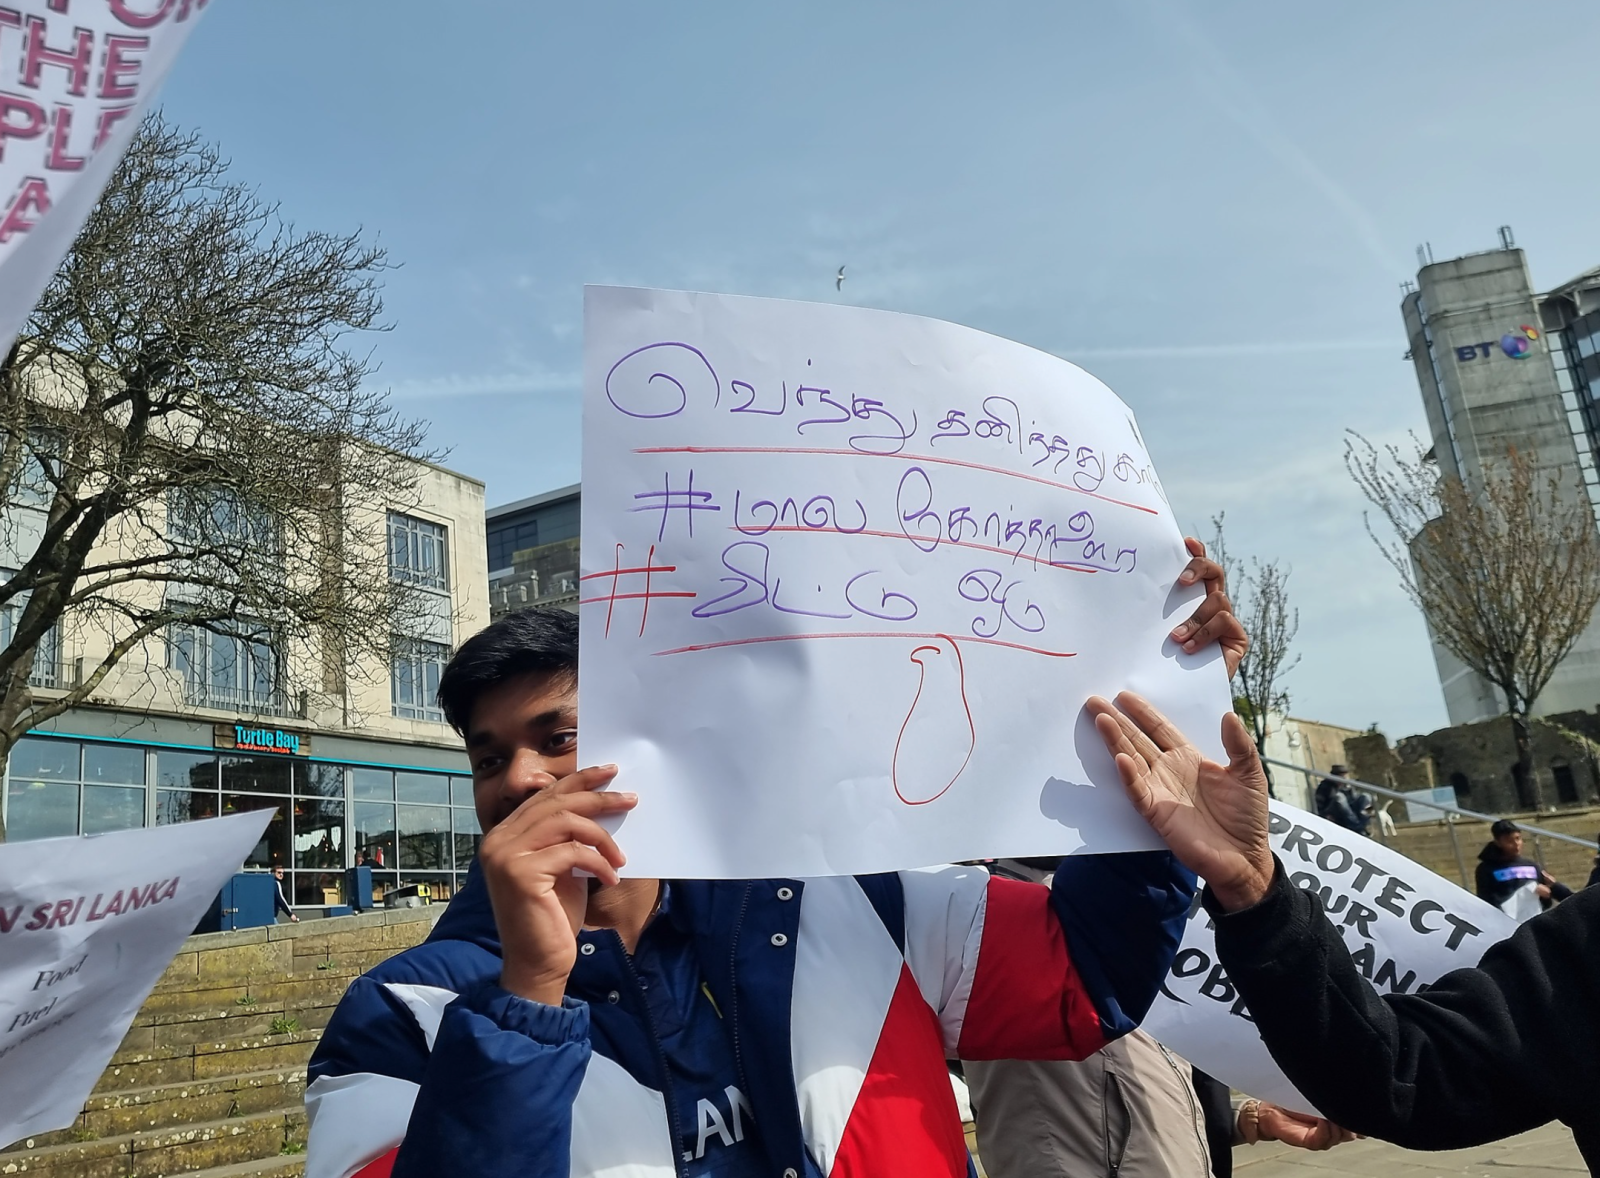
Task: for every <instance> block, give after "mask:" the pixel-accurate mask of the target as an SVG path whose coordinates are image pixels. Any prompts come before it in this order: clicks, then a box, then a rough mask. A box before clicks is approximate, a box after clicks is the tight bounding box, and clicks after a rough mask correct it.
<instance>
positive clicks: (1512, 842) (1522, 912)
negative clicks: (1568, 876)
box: [1474, 818, 1572, 920]
mask: <svg viewBox="0 0 1600 1178" xmlns="http://www.w3.org/2000/svg"><path fill="white" fill-rule="evenodd" d="M1489 834H1490V836H1491V837H1490V839H1489V841H1488V842H1487V843H1485V844H1484V848H1483V850H1481V851H1479V852H1478V867H1477V870H1476V871H1475V872H1474V883H1475V884H1476V886H1477V891H1478V898H1479V899H1480V900H1485V901H1487V902H1488V903H1490V904H1493V905H1494V906H1495V907H1496V908H1499V909H1502V910H1503V911H1505V912H1506V913H1507V914H1508V915H1510V916H1512V917H1515V918H1518V919H1522V920H1526V919H1528V917H1530V916H1537V915H1538V914H1539V913H1540V911H1542V910H1543V909H1545V908H1548V907H1550V905H1551V904H1553V903H1555V902H1557V901H1559V900H1565V899H1566V898H1567V897H1568V896H1570V895H1572V889H1571V888H1569V887H1568V886H1567V885H1566V884H1564V883H1561V882H1560V881H1559V880H1557V879H1556V878H1555V876H1553V875H1551V874H1550V873H1549V872H1547V871H1545V869H1544V868H1542V867H1540V866H1539V865H1538V864H1537V863H1535V862H1534V861H1533V860H1532V859H1529V858H1527V857H1525V856H1524V855H1523V853H1522V829H1521V828H1520V827H1519V826H1518V825H1517V824H1516V823H1515V822H1513V821H1511V819H1509V818H1502V819H1500V821H1498V822H1496V823H1495V824H1494V825H1493V826H1491V827H1490V828H1489ZM1524 895H1525V896H1526V897H1527V902H1521V903H1519V900H1520V899H1522V898H1523V896H1524Z"/></svg>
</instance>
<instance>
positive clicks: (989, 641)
mask: <svg viewBox="0 0 1600 1178" xmlns="http://www.w3.org/2000/svg"><path fill="white" fill-rule="evenodd" d="M600 600H601V601H604V600H605V598H603V597H602V598H600ZM813 638H915V639H919V640H926V641H937V640H938V639H940V638H944V639H947V640H948V641H950V642H981V643H982V644H983V645H984V646H1003V647H1005V648H1006V649H1007V650H1021V651H1025V652H1027V653H1028V654H1042V655H1045V656H1047V657H1049V658H1053V659H1074V658H1077V657H1078V655H1077V652H1076V651H1066V650H1045V649H1044V648H1042V647H1038V646H1024V645H1023V644H1022V643H1020V642H1002V641H1001V640H1000V639H998V638H978V637H976V636H969V635H966V634H963V635H961V637H960V638H957V637H955V636H954V635H950V634H934V633H926V634H921V633H915V632H912V631H907V630H882V631H860V630H849V631H842V632H839V633H835V634H768V635H766V636H764V637H761V638H729V639H726V640H725V641H722V642H703V643H701V644H699V645H698V646H679V647H675V648H673V649H672V650H658V651H656V656H657V657H659V656H661V655H666V654H693V653H694V652H696V651H701V650H719V649H721V648H722V647H724V646H753V645H756V644H758V643H763V642H808V641H810V640H811V639H813Z"/></svg>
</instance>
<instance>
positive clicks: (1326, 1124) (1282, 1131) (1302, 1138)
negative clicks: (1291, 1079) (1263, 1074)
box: [1256, 1100, 1356, 1150]
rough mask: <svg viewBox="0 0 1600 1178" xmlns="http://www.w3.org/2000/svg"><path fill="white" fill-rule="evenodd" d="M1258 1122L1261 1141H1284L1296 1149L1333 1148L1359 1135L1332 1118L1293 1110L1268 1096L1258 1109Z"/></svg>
mask: <svg viewBox="0 0 1600 1178" xmlns="http://www.w3.org/2000/svg"><path fill="white" fill-rule="evenodd" d="M1256 1124H1257V1126H1258V1128H1259V1130H1260V1133H1261V1140H1262V1141H1281V1142H1283V1143H1284V1144H1285V1145H1291V1146H1293V1147H1294V1148H1295V1149H1311V1150H1323V1149H1332V1148H1333V1147H1334V1146H1336V1145H1342V1144H1344V1143H1345V1142H1346V1141H1354V1140H1355V1138H1356V1135H1355V1134H1354V1133H1352V1132H1350V1130H1348V1129H1341V1128H1340V1127H1339V1126H1338V1125H1335V1124H1334V1123H1333V1122H1332V1121H1326V1120H1323V1119H1322V1118H1321V1117H1312V1116H1307V1115H1306V1114H1305V1113H1294V1112H1290V1111H1289V1110H1288V1109H1286V1108H1279V1107H1278V1106H1277V1105H1275V1104H1269V1103H1267V1102H1266V1101H1265V1100H1263V1101H1262V1102H1261V1106H1260V1108H1259V1109H1258V1110H1257V1111H1256Z"/></svg>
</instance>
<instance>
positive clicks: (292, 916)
mask: <svg viewBox="0 0 1600 1178" xmlns="http://www.w3.org/2000/svg"><path fill="white" fill-rule="evenodd" d="M289 923H290V924H299V923H300V918H299V917H298V916H296V915H295V914H294V913H293V912H291V913H289Z"/></svg>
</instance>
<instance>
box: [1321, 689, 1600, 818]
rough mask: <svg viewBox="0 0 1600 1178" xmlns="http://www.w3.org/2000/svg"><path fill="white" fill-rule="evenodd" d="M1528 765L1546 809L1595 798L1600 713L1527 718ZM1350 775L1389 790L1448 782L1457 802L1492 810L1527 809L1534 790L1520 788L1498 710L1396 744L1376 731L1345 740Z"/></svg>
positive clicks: (1599, 799)
mask: <svg viewBox="0 0 1600 1178" xmlns="http://www.w3.org/2000/svg"><path fill="white" fill-rule="evenodd" d="M1529 732H1530V736H1531V738H1532V741H1533V770H1534V777H1535V779H1536V780H1537V782H1538V786H1539V792H1540V801H1541V802H1542V804H1543V806H1544V807H1545V808H1546V809H1549V808H1551V807H1555V808H1571V807H1575V806H1587V805H1594V804H1597V803H1600V715H1596V714H1594V713H1591V712H1570V713H1563V714H1562V715H1559V716H1547V717H1543V718H1537V719H1534V720H1533V721H1531V722H1530V725H1529ZM1345 754H1346V763H1347V764H1348V765H1349V766H1350V775H1351V776H1352V777H1355V778H1357V779H1358V780H1361V781H1370V782H1372V783H1373V784H1374V785H1386V786H1388V787H1389V788H1391V789H1399V790H1413V789H1430V788H1432V787H1433V786H1435V785H1448V786H1452V787H1453V788H1454V789H1455V792H1456V800H1457V802H1458V803H1459V804H1461V805H1462V806H1465V807H1467V808H1468V809H1472V810H1482V811H1484V812H1486V813H1490V814H1509V813H1512V812H1513V811H1529V810H1531V809H1532V808H1533V803H1534V798H1533V795H1532V793H1531V791H1519V790H1518V789H1517V787H1516V784H1515V776H1514V774H1513V772H1512V770H1513V767H1514V766H1515V765H1516V761H1517V750H1516V741H1515V739H1514V737H1513V735H1512V731H1511V720H1510V718H1509V717H1506V716H1497V717H1495V718H1494V719H1492V720H1483V721H1480V722H1479V723H1476V724H1458V725H1456V726H1455V727H1453V728H1441V729H1439V730H1438V731H1437V732H1430V733H1428V734H1426V735H1424V736H1408V737H1406V738H1405V739H1403V740H1401V741H1400V742H1399V743H1398V744H1397V745H1395V746H1394V747H1393V748H1391V747H1390V745H1389V740H1388V738H1387V737H1386V736H1384V735H1383V734H1382V733H1381V732H1365V733H1362V734H1361V735H1359V736H1354V737H1351V738H1349V739H1348V740H1346V741H1345Z"/></svg>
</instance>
